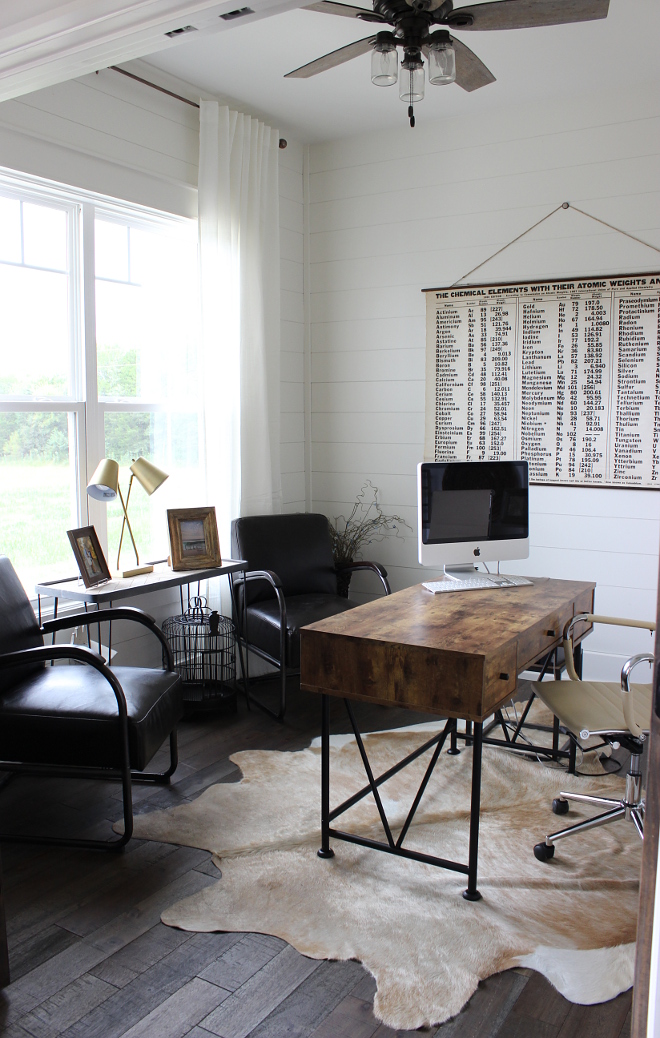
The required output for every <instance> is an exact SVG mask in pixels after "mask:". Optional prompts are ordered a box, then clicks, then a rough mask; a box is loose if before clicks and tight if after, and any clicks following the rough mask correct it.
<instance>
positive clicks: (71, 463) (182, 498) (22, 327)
mask: <svg viewBox="0 0 660 1038" xmlns="http://www.w3.org/2000/svg"><path fill="white" fill-rule="evenodd" d="M197 312H198V308H197V245H196V225H195V223H194V221H190V220H182V219H178V218H174V217H169V216H166V215H165V214H159V213H154V212H152V211H149V210H146V209H140V208H138V207H136V206H129V205H126V206H122V205H120V204H117V203H112V202H110V201H108V200H104V199H100V198H95V197H93V196H91V195H83V194H82V193H78V195H77V197H76V196H74V195H73V194H72V193H69V192H67V191H66V190H62V191H56V190H54V189H52V188H50V187H47V186H45V185H41V184H39V183H38V182H37V181H35V180H32V179H29V180H28V179H22V178H21V179H19V178H17V177H13V176H2V177H0V350H1V353H2V365H1V366H0V480H1V485H2V494H0V551H2V552H4V553H5V554H7V555H8V556H9V557H10V558H11V559H12V562H13V563H14V565H15V567H16V569H17V570H18V572H19V573H20V575H21V577H22V579H23V581H24V583H25V585H26V587H27V589H28V591H29V592H32V590H33V586H34V583H35V582H36V581H37V580H43V579H48V577H49V576H50V577H52V578H55V577H59V576H62V575H64V574H65V573H73V572H75V564H74V561H73V557H72V553H71V548H70V546H69V542H68V538H67V535H66V531H67V529H70V528H72V527H76V526H83V525H86V524H87V523H88V522H92V523H94V525H95V526H96V529H97V532H98V534H99V537H100V540H101V543H102V544H103V546H104V549H106V550H107V552H108V562H109V564H110V567H111V569H112V568H114V567H115V566H116V563H117V547H118V541H119V531H120V527H121V505H120V504H119V503H118V502H117V503H115V502H113V503H111V504H110V505H109V506H105V505H102V504H100V503H99V502H96V501H91V500H90V499H89V498H88V497H87V494H86V483H87V479H88V476H89V475H91V473H92V471H93V469H94V468H95V466H96V464H97V463H98V461H99V460H100V458H102V457H110V458H114V459H115V460H116V461H118V462H119V465H120V481H121V485H122V488H123V489H124V491H125V490H126V489H127V486H128V478H129V473H128V466H129V465H130V464H131V461H132V460H133V459H134V458H137V457H138V456H140V455H142V456H144V457H146V458H148V459H149V460H150V461H153V462H154V463H155V464H157V465H158V466H159V467H160V468H162V469H164V470H165V471H166V472H168V473H169V474H170V475H169V479H168V480H167V482H166V483H165V484H163V486H162V487H161V488H160V489H159V490H158V492H157V494H155V495H154V496H153V498H149V497H147V495H146V494H145V492H144V491H143V489H142V487H141V486H140V485H139V484H135V483H134V487H133V490H132V493H131V501H130V506H129V515H130V518H131V526H132V527H133V531H134V534H135V539H136V542H137V545H138V549H139V551H140V558H141V560H143V561H145V560H151V559H153V558H163V557H165V556H166V555H167V547H166V546H167V529H166V523H165V510H166V508H167V507H173V506H177V507H180V506H181V505H185V504H192V503H195V502H198V503H199V502H200V501H201V500H202V498H203V496H204V491H203V487H204V478H203V471H202V450H201V446H202V437H201V433H200V430H201V424H200V423H201V407H200V400H201V391H200V371H199V366H198V324H197ZM132 561H133V560H132V558H131V554H130V542H129V543H128V544H127V545H125V546H124V547H123V548H122V565H123V566H127V565H131V564H132Z"/></svg>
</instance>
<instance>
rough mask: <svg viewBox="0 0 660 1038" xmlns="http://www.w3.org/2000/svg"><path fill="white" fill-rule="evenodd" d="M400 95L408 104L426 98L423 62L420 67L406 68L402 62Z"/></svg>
mask: <svg viewBox="0 0 660 1038" xmlns="http://www.w3.org/2000/svg"><path fill="white" fill-rule="evenodd" d="M399 97H400V98H401V100H402V101H405V103H406V104H408V105H412V104H415V102H416V101H423V100H424V66H423V65H422V64H421V63H420V65H419V68H404V64H403V62H401V71H400V73H399Z"/></svg>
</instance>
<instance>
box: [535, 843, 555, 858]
mask: <svg viewBox="0 0 660 1038" xmlns="http://www.w3.org/2000/svg"><path fill="white" fill-rule="evenodd" d="M554 856H555V848H554V844H552V843H551V844H550V845H549V846H548V844H547V843H537V844H536V846H535V847H534V857H535V858H537V859H538V860H539V861H550V859H551V858H554Z"/></svg>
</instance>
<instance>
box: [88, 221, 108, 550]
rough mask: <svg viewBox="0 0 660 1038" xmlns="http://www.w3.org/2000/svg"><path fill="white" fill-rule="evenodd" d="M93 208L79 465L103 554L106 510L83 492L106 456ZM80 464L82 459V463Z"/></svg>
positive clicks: (89, 511) (90, 516)
mask: <svg viewBox="0 0 660 1038" xmlns="http://www.w3.org/2000/svg"><path fill="white" fill-rule="evenodd" d="M94 215H95V214H94V206H93V205H92V204H91V203H89V202H85V203H83V206H82V285H83V315H84V317H83V336H84V338H83V345H84V368H83V373H84V394H85V437H84V438H85V445H86V450H85V457H84V464H82V463H81V471H82V474H83V483H84V486H83V491H82V492H83V495H84V502H83V508H84V504H85V503H86V505H87V512H88V516H89V522H90V523H91V524H92V525H93V526H95V527H96V532H97V533H98V535H99V540H100V542H101V545H102V547H103V549H104V551H107V546H108V529H107V520H106V508H105V506H104V505H102V504H101V503H100V502H98V501H94V500H92V499H90V498H89V497H88V496H87V493H86V488H87V483H88V481H89V478H90V476H91V475H92V473H93V471H94V469H95V468H96V466H97V465H98V463H99V461H100V460H101V458H102V457H103V455H104V453H105V443H104V435H103V408H102V406H100V404H99V398H98V389H97V377H96V284H95V263H94V256H95V253H94ZM81 461H82V459H81Z"/></svg>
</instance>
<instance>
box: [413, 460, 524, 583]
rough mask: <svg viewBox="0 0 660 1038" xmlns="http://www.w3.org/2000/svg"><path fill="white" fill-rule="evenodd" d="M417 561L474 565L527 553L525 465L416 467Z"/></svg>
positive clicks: (431, 464) (458, 463) (424, 464)
mask: <svg viewBox="0 0 660 1038" xmlns="http://www.w3.org/2000/svg"><path fill="white" fill-rule="evenodd" d="M417 516H418V549H419V561H420V562H421V563H422V565H424V566H466V565H472V566H474V565H475V564H476V563H478V562H480V561H483V562H500V561H503V560H505V559H526V558H527V557H528V555H529V489H528V475H527V462H526V461H466V462H463V461H451V462H422V463H421V464H420V465H418V466H417Z"/></svg>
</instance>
